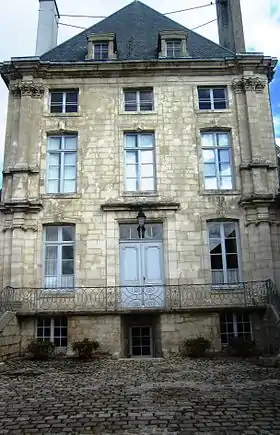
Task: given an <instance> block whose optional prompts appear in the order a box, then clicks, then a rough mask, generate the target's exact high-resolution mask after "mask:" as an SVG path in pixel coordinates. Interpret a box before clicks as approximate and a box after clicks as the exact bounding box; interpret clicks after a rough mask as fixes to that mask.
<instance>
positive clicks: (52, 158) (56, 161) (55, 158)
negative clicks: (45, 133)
mask: <svg viewBox="0 0 280 435" xmlns="http://www.w3.org/2000/svg"><path fill="white" fill-rule="evenodd" d="M48 163H49V165H50V166H59V165H60V154H49V156H48Z"/></svg>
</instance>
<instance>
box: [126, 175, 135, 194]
mask: <svg viewBox="0 0 280 435" xmlns="http://www.w3.org/2000/svg"><path fill="white" fill-rule="evenodd" d="M126 190H127V191H128V192H135V191H136V190H137V180H136V179H135V178H127V179H126Z"/></svg>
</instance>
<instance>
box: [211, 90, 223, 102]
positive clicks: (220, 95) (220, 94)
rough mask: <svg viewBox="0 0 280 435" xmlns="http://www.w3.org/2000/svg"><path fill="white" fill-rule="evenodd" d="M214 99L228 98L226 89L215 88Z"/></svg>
mask: <svg viewBox="0 0 280 435" xmlns="http://www.w3.org/2000/svg"><path fill="white" fill-rule="evenodd" d="M213 97H214V99H215V100H216V99H222V100H224V99H225V98H226V90H225V88H213Z"/></svg>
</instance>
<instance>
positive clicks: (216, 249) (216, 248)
mask: <svg viewBox="0 0 280 435" xmlns="http://www.w3.org/2000/svg"><path fill="white" fill-rule="evenodd" d="M210 252H211V254H221V253H222V245H221V242H220V240H219V239H210ZM229 252H230V251H229ZM232 252H234V251H232Z"/></svg>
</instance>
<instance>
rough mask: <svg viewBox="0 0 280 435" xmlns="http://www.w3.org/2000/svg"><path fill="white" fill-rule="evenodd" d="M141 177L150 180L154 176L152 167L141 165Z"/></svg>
mask: <svg viewBox="0 0 280 435" xmlns="http://www.w3.org/2000/svg"><path fill="white" fill-rule="evenodd" d="M141 176H142V177H147V178H151V177H153V176H154V165H142V166H141Z"/></svg>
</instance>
